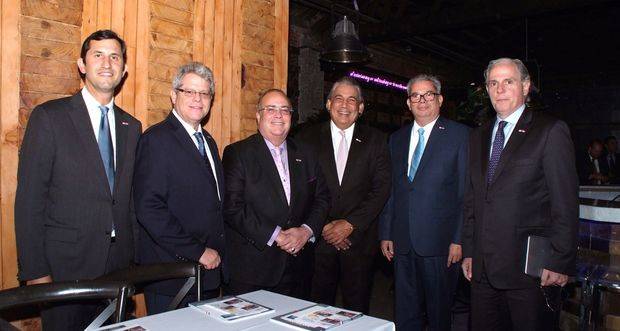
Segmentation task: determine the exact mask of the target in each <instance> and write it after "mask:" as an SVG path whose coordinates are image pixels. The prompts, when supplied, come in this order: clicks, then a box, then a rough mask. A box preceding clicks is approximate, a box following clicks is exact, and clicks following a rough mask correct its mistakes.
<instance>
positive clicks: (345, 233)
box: [321, 219, 353, 250]
mask: <svg viewBox="0 0 620 331" xmlns="http://www.w3.org/2000/svg"><path fill="white" fill-rule="evenodd" d="M351 233H353V225H351V223H349V222H347V220H343V219H339V220H333V221H331V222H329V223H327V224H326V225H325V226H324V227H323V233H322V234H321V235H322V236H323V239H325V241H326V242H327V243H328V244H330V245H333V246H334V247H336V249H337V250H347V249H349V248H350V247H351V241H350V240H349V236H350V235H351Z"/></svg>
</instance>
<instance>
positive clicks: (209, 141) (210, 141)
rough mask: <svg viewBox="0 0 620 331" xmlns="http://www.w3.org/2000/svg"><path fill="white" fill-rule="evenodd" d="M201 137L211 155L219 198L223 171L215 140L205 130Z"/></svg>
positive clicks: (221, 191) (221, 192)
mask: <svg viewBox="0 0 620 331" xmlns="http://www.w3.org/2000/svg"><path fill="white" fill-rule="evenodd" d="M202 135H203V136H204V137H205V140H206V143H207V146H209V153H211V158H213V165H214V166H215V169H213V171H214V173H213V175H214V176H216V178H217V179H216V180H217V186H218V190H219V193H220V197H223V196H224V187H223V186H224V181H223V178H224V169H223V168H222V163H221V162H220V161H219V160H220V156H219V153H218V150H217V144H216V143H215V140H213V137H211V135H210V134H209V133H208V132H207V131H206V130H204V129H203V130H202ZM220 202H221V198H220Z"/></svg>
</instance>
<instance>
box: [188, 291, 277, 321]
mask: <svg viewBox="0 0 620 331" xmlns="http://www.w3.org/2000/svg"><path fill="white" fill-rule="evenodd" d="M189 306H190V307H192V308H194V309H197V310H199V311H202V312H205V313H206V314H207V315H209V316H213V317H215V318H216V319H218V320H220V321H224V322H237V321H244V320H247V319H251V318H254V317H258V316H263V315H266V314H269V313H271V312H273V311H274V310H273V309H272V308H269V307H266V306H263V305H260V304H258V303H255V302H252V301H249V300H246V299H242V298H239V297H236V296H229V297H225V298H223V299H219V300H212V299H211V300H203V301H197V302H192V303H190V304H189Z"/></svg>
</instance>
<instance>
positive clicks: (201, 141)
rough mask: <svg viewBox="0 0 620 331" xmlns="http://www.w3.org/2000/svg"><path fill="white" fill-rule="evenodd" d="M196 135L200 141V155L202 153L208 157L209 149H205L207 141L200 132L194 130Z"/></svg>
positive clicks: (204, 156)
mask: <svg viewBox="0 0 620 331" xmlns="http://www.w3.org/2000/svg"><path fill="white" fill-rule="evenodd" d="M194 137H195V138H196V141H197V142H198V152H200V155H202V157H203V158H205V159H206V157H207V150H206V149H205V142H204V140H203V139H202V135H201V134H200V132H194Z"/></svg>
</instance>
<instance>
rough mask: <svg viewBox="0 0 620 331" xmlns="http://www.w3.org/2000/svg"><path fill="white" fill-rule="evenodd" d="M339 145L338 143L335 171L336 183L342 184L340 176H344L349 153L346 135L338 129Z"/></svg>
mask: <svg viewBox="0 0 620 331" xmlns="http://www.w3.org/2000/svg"><path fill="white" fill-rule="evenodd" d="M339 133H340V136H341V138H340V145H338V153H337V155H336V171H337V172H338V183H341V184H342V176H344V168H345V167H346V166H347V157H348V155H349V146H348V144H347V136H346V135H345V134H344V131H342V130H340V132H339Z"/></svg>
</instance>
